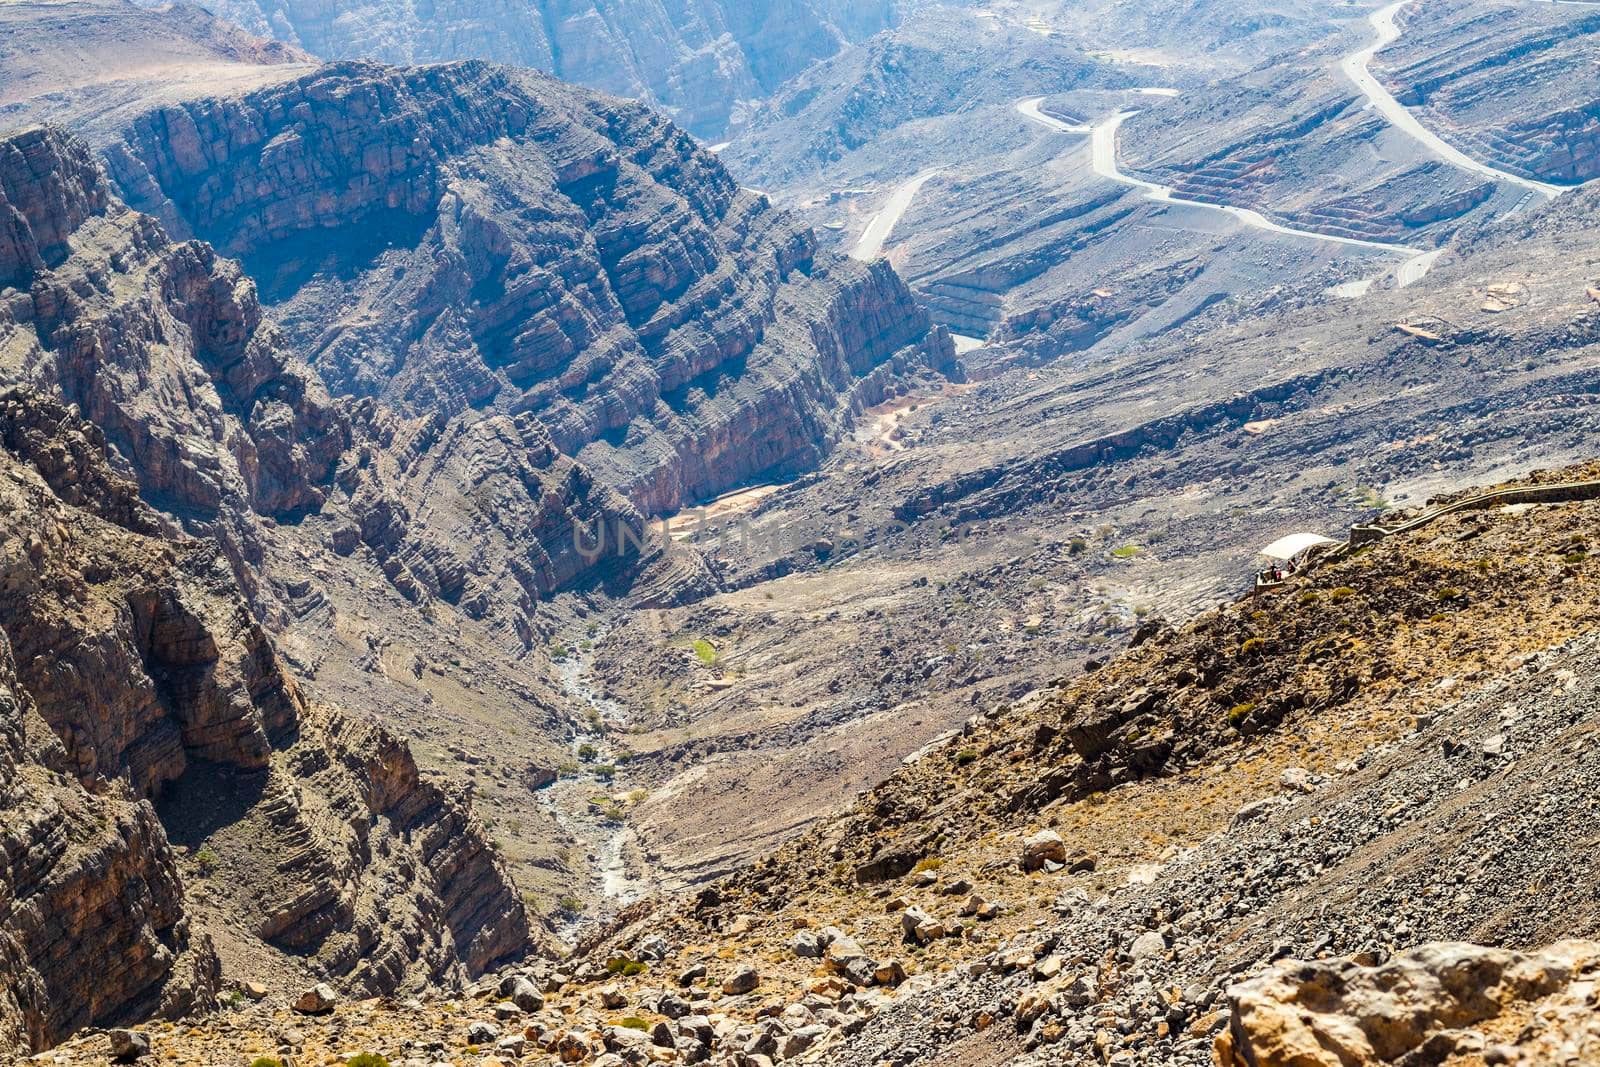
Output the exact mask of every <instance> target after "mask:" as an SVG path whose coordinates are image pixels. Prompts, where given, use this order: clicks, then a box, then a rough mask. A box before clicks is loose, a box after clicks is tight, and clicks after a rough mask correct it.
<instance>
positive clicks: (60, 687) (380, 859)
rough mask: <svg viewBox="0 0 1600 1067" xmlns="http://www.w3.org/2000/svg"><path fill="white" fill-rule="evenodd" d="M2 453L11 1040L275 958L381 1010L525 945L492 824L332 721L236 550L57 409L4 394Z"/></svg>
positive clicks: (0, 558)
mask: <svg viewBox="0 0 1600 1067" xmlns="http://www.w3.org/2000/svg"><path fill="white" fill-rule="evenodd" d="M0 440H3V441H4V443H5V449H4V452H3V454H0V498H3V499H0V504H3V507H0V516H3V519H0V523H3V525H4V529H3V534H4V536H3V538H0V541H3V546H4V547H3V548H0V634H3V638H0V793H3V794H4V806H5V810H6V812H7V819H6V832H5V834H4V836H3V838H0V841H3V845H4V848H5V854H6V857H5V858H6V865H5V868H4V870H5V877H4V879H3V880H0V954H3V955H4V957H5V959H6V962H7V964H8V968H7V973H8V974H9V975H15V976H17V977H18V981H17V982H16V983H15V984H14V985H13V986H11V988H10V991H9V992H8V993H7V996H6V999H4V1000H0V1028H3V1031H0V1032H3V1033H4V1036H5V1037H6V1038H7V1039H8V1040H9V1041H10V1042H12V1043H20V1044H23V1045H31V1046H40V1045H44V1044H48V1043H50V1042H52V1041H55V1040H58V1039H59V1038H60V1037H62V1036H63V1035H64V1034H66V1033H68V1032H70V1031H71V1030H73V1029H75V1028H78V1027H82V1026H85V1025H91V1024H103V1023H108V1022H113V1021H116V1020H119V1019H126V1018H130V1017H139V1016H143V1015H148V1014H151V1013H153V1012H155V1011H157V1010H166V1011H169V1012H176V1011H182V1010H184V1009H186V1008H188V1007H189V1006H191V1005H193V1004H194V1003H196V1002H197V998H198V1000H200V1001H202V1002H203V1001H204V999H205V998H207V997H209V996H210V995H211V993H212V992H213V991H214V987H215V983H216V978H217V975H218V973H219V962H218V960H219V956H220V957H221V958H222V959H223V960H224V961H232V960H236V959H238V958H241V957H247V956H248V953H249V952H250V951H251V949H250V948H249V945H250V944H251V943H260V944H261V946H262V947H266V948H272V949H277V950H280V951H285V952H290V953H294V954H296V955H303V956H305V957H306V958H307V963H306V966H307V967H308V969H310V970H311V971H312V972H313V973H315V974H318V975H322V976H327V977H332V978H336V979H340V980H341V983H342V984H345V985H348V986H352V987H355V988H358V989H362V990H365V991H368V992H372V993H378V992H385V991H388V990H393V989H397V988H404V987H408V986H420V985H422V984H426V983H430V982H441V981H446V982H447V981H451V980H456V979H459V978H460V977H462V976H463V975H464V974H465V973H473V972H477V971H480V970H482V969H483V968H484V967H485V966H487V965H488V964H489V963H490V962H492V961H493V960H495V959H498V958H501V957H504V956H506V955H508V954H511V953H515V952H517V951H519V950H521V949H522V947H523V946H524V945H525V944H526V941H527V934H528V929H527V920H526V916H525V914H524V912H523V909H522V906H521V904H520V902H519V901H518V900H517V899H516V897H515V895H514V894H513V893H512V891H511V889H510V885H509V882H508V881H507V879H506V878H505V875H504V871H503V869H502V867H501V865H500V863H499V861H498V859H497V858H496V857H495V855H494V854H493V853H492V852H491V851H490V850H489V849H488V847H487V846H486V844H485V842H484V837H483V834H482V829H481V827H480V826H479V825H478V823H477V822H476V820H475V819H473V818H472V816H471V815H470V814H469V812H468V811H467V810H466V809H465V808H464V807H462V806H461V805H460V804H459V803H458V802H457V801H456V800H454V799H452V797H451V796H449V795H448V794H447V793H445V792H443V791H442V790H441V789H440V788H438V787H437V786H434V785H431V784H429V783H427V782H426V781H424V780H423V779H422V778H421V777H420V776H419V774H418V772H417V768H416V765H415V764H414V763H413V762H412V760H411V757H410V754H409V753H408V752H407V751H406V749H405V746H404V745H403V744H402V743H400V742H399V741H398V740H396V739H395V738H393V737H392V736H389V735H388V734H386V733H385V732H383V731H382V730H381V729H379V728H377V727H375V726H370V725H366V724H361V723H356V722H353V721H351V720H348V719H347V718H346V717H344V716H343V715H341V714H339V713H337V712H335V711H331V710H327V709H322V708H318V707H314V706H311V705H309V704H308V703H307V701H306V700H305V699H304V697H303V696H302V695H301V693H300V691H299V688H298V686H297V685H296V684H295V683H294V682H293V681H292V680H290V679H289V677H288V676H287V675H286V674H285V673H284V671H283V669H282V668H281V666H280V664H279V661H278V659H277V657H276V655H275V654H274V652H273V650H272V647H271V645H270V643H269V641H268V639H267V636H266V634H265V632H264V631H263V630H262V628H261V626H260V625H259V624H258V623H257V622H256V620H255V619H254V617H253V616H252V614H251V612H250V610H249V609H248V607H247V606H246V604H245V602H244V600H243V597H242V594H241V592H240V589H239V587H238V584H237V583H236V581H235V580H234V578H233V574H232V571H231V569H230V567H229V566H228V563H227V561H226V560H225V559H224V558H223V556H222V555H221V553H220V552H219V549H218V546H217V545H216V543H215V542H213V541H210V540H188V539H182V540H174V539H171V538H169V537H166V536H163V535H162V534H161V533H160V532H159V527H160V525H161V524H160V521H159V520H158V518H157V516H156V515H155V514H154V513H153V512H152V511H150V510H149V509H148V508H147V507H145V506H144V505H142V504H140V503H138V501H137V499H136V497H135V493H134V487H133V486H132V485H131V484H130V483H128V482H125V481H122V480H121V479H119V478H118V477H117V476H116V475H115V474H113V473H112V472H111V471H110V470H109V469H108V467H107V466H106V462H105V460H106V456H105V452H104V440H103V438H102V437H101V436H100V434H99V433H98V431H96V430H95V428H94V427H93V426H90V425H87V424H84V423H82V422H81V421H80V420H78V419H77V418H76V417H75V416H74V415H73V414H72V413H71V412H69V411H68V410H66V409H65V408H62V407H61V406H60V405H58V404H56V403H55V402H53V401H50V400H48V399H45V398H43V397H40V396H38V395H37V394H34V393H29V392H24V391H13V392H11V393H8V394H6V395H5V396H4V397H3V398H0ZM52 485H60V486H62V487H63V490H62V491H61V492H60V493H58V492H57V491H56V490H55V489H53V488H52ZM68 495H74V496H76V497H77V498H78V502H77V503H76V504H74V503H69V502H68V501H67V500H65V499H63V497H64V496H68ZM143 798H154V799H155V805H154V806H152V803H151V801H150V800H147V799H143ZM169 840H170V841H174V842H177V843H180V844H182V845H184V846H186V847H185V849H184V850H183V851H182V852H176V851H175V850H174V849H173V848H172V847H171V845H170V844H169ZM197 900H198V901H203V903H198V904H197V903H196V901H197ZM240 925H242V927H243V929H244V932H243V933H242V934H241V933H240V932H239V930H238V929H230V928H231V927H237V926H240ZM213 931H215V932H217V933H218V935H219V937H220V935H221V934H222V933H224V932H226V933H227V935H228V945H227V947H226V948H216V947H213V945H212V943H211V938H210V935H211V933H212V932H213ZM229 969H230V971H231V972H232V977H234V978H235V979H237V978H238V977H240V975H239V973H238V972H239V968H238V966H232V965H230V968H229Z"/></svg>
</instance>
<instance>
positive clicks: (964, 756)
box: [956, 748, 978, 767]
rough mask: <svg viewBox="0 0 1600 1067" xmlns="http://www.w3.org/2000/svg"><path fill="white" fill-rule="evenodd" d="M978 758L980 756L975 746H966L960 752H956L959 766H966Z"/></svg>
mask: <svg viewBox="0 0 1600 1067" xmlns="http://www.w3.org/2000/svg"><path fill="white" fill-rule="evenodd" d="M977 758H978V750H977V749H975V748H964V749H962V750H961V751H960V752H957V753H956V766H957V767H965V766H966V765H967V764H969V763H972V762H973V761H975V760H976V759H977Z"/></svg>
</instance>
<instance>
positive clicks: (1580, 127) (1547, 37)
mask: <svg viewBox="0 0 1600 1067" xmlns="http://www.w3.org/2000/svg"><path fill="white" fill-rule="evenodd" d="M1402 14H1403V18H1404V24H1405V34H1404V36H1403V37H1402V38H1401V39H1400V40H1399V41H1398V42H1396V44H1395V46H1394V47H1393V48H1392V49H1389V50H1386V51H1385V52H1384V53H1383V54H1382V55H1381V56H1380V57H1379V72H1380V76H1382V77H1383V78H1385V79H1386V81H1387V82H1388V83H1389V85H1390V88H1391V89H1392V91H1393V92H1394V94H1395V96H1396V97H1397V98H1398V99H1399V100H1400V101H1401V102H1402V103H1404V104H1406V105H1407V106H1408V107H1413V108H1415V109H1417V113H1418V115H1419V116H1421V117H1422V119H1423V121H1424V122H1426V123H1427V124H1428V125H1429V126H1430V127H1431V128H1433V129H1435V130H1438V131H1439V132H1440V133H1441V134H1442V135H1443V136H1444V137H1445V138H1446V139H1447V140H1449V141H1450V142H1451V143H1452V144H1456V145H1459V146H1460V147H1461V148H1462V150H1463V151H1465V152H1467V153H1468V154H1470V155H1472V156H1474V157H1476V158H1480V159H1486V160H1490V161H1492V162H1493V163H1494V165H1496V166H1499V167H1505V168H1506V169H1508V170H1510V171H1512V172H1513V173H1517V174H1523V175H1526V176H1528V177H1531V178H1538V179H1540V180H1542V181H1549V182H1556V183H1559V184H1563V185H1566V184H1572V183H1576V182H1585V181H1589V180H1590V179H1592V178H1595V177H1597V176H1600V143H1597V137H1600V99H1597V98H1596V94H1595V92H1594V85H1593V82H1592V81H1591V80H1590V79H1588V78H1587V77H1586V76H1585V72H1586V70H1587V66H1588V64H1589V63H1590V61H1591V59H1592V57H1593V55H1594V47H1595V35H1596V34H1597V33H1600V12H1596V11H1595V9H1594V8H1593V7H1589V6H1584V5H1572V6H1569V5H1563V4H1522V3H1487V2H1483V0H1476V2H1473V3H1463V2H1459V0H1458V2H1455V3H1448V4H1421V5H1411V6H1410V7H1408V8H1407V9H1406V10H1405V11H1404V12H1403V13H1402Z"/></svg>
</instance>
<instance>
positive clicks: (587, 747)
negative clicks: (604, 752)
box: [578, 741, 600, 763]
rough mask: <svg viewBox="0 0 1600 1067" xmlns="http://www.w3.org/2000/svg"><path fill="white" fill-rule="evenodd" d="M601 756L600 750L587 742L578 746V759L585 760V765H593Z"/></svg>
mask: <svg viewBox="0 0 1600 1067" xmlns="http://www.w3.org/2000/svg"><path fill="white" fill-rule="evenodd" d="M599 756H600V750H599V749H598V748H595V747H594V746H593V745H591V744H589V742H587V741H585V742H584V743H583V744H581V745H579V746H578V758H579V759H581V760H583V762H585V763H592V762H594V760H596V759H598V758H599Z"/></svg>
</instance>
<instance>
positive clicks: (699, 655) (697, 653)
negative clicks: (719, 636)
mask: <svg viewBox="0 0 1600 1067" xmlns="http://www.w3.org/2000/svg"><path fill="white" fill-rule="evenodd" d="M694 658H695V659H697V660H699V661H700V662H701V664H702V665H704V666H707V667H714V666H716V663H717V649H716V646H715V645H713V644H712V643H711V642H710V641H707V640H706V639H705V638H703V637H701V638H698V639H696V641H695V643H694Z"/></svg>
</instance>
